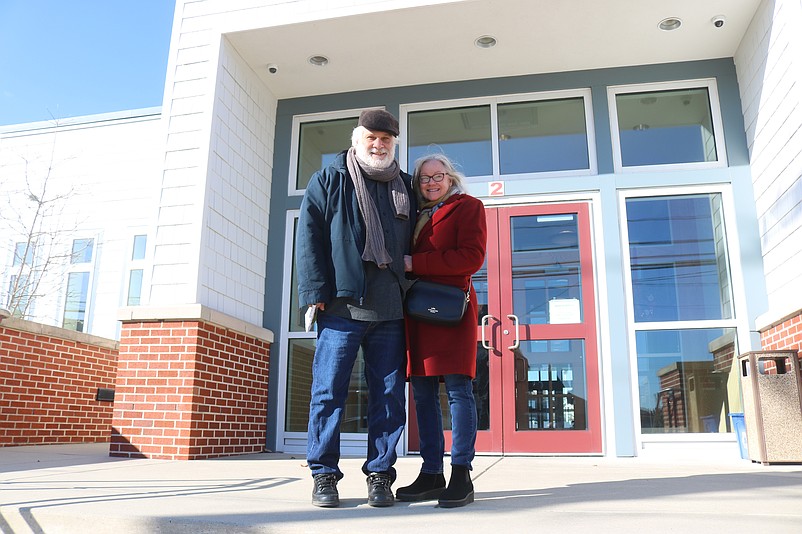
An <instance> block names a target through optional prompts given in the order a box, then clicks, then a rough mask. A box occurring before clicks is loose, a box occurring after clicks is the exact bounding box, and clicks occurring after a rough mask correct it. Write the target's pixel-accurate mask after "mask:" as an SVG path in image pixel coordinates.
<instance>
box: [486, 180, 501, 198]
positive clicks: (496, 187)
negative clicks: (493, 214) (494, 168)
mask: <svg viewBox="0 0 802 534" xmlns="http://www.w3.org/2000/svg"><path fill="white" fill-rule="evenodd" d="M487 188H488V194H489V195H490V196H491V197H503V196H504V182H490V183H488V184H487Z"/></svg>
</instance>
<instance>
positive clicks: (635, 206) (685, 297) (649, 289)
mask: <svg viewBox="0 0 802 534" xmlns="http://www.w3.org/2000/svg"><path fill="white" fill-rule="evenodd" d="M626 210H627V228H628V232H629V256H630V268H631V275H632V298H633V310H634V314H635V317H634V320H635V322H636V323H637V322H655V321H692V320H715V319H732V318H733V302H732V292H731V291H732V288H731V284H730V271H729V262H728V260H727V243H726V239H725V236H724V230H723V228H724V224H723V222H724V221H723V214H722V206H721V195H720V194H709V195H707V194H706V195H680V196H670V197H650V198H630V199H628V200H627V201H626Z"/></svg>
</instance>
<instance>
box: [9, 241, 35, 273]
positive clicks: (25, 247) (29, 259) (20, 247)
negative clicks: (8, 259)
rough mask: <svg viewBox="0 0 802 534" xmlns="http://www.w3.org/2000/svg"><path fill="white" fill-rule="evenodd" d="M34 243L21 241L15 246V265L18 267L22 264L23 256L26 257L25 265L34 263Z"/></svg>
mask: <svg viewBox="0 0 802 534" xmlns="http://www.w3.org/2000/svg"><path fill="white" fill-rule="evenodd" d="M33 248H34V247H33V245H32V244H31V243H28V242H20V243H17V244H16V245H15V246H14V261H13V266H14V267H18V266H20V265H22V263H23V258H25V260H24V261H25V265H33Z"/></svg>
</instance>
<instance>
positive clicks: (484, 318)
mask: <svg viewBox="0 0 802 534" xmlns="http://www.w3.org/2000/svg"><path fill="white" fill-rule="evenodd" d="M490 319H495V317H493V316H492V315H484V316H482V324H481V325H480V326H481V330H482V347H484V348H486V349H487V350H493V347H491V346H490V345H488V344H487V339H486V338H485V326H487V325H488V324H489V323H490Z"/></svg>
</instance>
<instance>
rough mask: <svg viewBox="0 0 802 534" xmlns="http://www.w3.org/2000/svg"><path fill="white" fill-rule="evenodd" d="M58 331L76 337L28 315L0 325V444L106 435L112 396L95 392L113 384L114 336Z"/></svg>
mask: <svg viewBox="0 0 802 534" xmlns="http://www.w3.org/2000/svg"><path fill="white" fill-rule="evenodd" d="M12 324H13V325H16V326H12ZM25 324H27V325H28V326H33V327H34V328H32V329H31V330H33V331H28V330H27V327H25V328H26V329H20V328H19V327H18V326H19V325H25ZM37 327H41V328H37ZM60 332H63V333H64V334H65V336H66V337H67V338H69V337H72V338H80V337H82V336H81V335H76V333H75V332H70V331H66V330H61V329H60V328H55V327H44V326H43V325H36V324H35V323H30V322H28V321H20V320H6V321H4V322H3V324H2V325H0V392H1V393H0V446H9V445H41V444H58V443H95V442H104V441H108V439H109V434H110V432H111V418H112V411H113V408H112V402H108V401H98V400H95V398H96V394H97V388H99V387H101V388H113V387H114V380H115V375H116V371H117V350H116V342H114V341H112V340H107V342H106V343H104V344H99V345H94V344H92V343H91V342H82V341H75V340H72V339H64V338H62V337H59V333H60ZM84 337H86V338H89V337H90V336H84ZM104 345H105V346H104Z"/></svg>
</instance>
